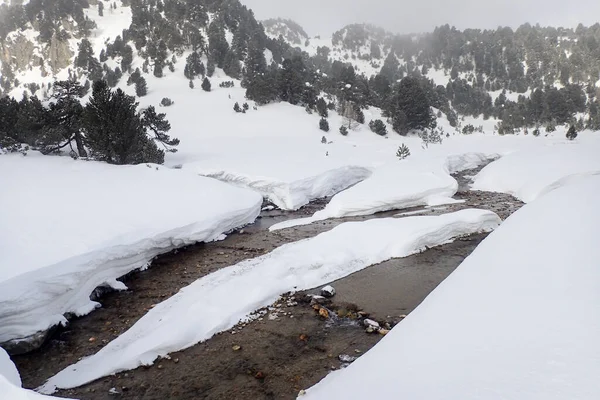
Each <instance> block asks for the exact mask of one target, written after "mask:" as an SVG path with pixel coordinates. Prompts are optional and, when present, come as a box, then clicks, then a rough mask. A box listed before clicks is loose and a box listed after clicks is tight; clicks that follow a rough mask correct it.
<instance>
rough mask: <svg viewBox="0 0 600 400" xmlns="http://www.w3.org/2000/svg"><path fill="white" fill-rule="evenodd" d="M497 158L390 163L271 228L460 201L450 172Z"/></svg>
mask: <svg viewBox="0 0 600 400" xmlns="http://www.w3.org/2000/svg"><path fill="white" fill-rule="evenodd" d="M496 157H497V155H496V154H490V155H486V154H483V153H468V154H462V155H459V156H457V155H455V156H451V157H446V158H440V159H438V160H428V162H427V163H424V162H419V161H411V160H405V161H402V162H395V163H392V164H388V165H385V166H382V167H379V168H377V169H376V170H375V172H374V173H373V175H372V176H371V177H370V178H368V179H367V180H365V181H363V182H361V183H359V184H357V185H356V186H353V187H352V188H350V189H348V190H346V191H343V192H341V193H339V194H337V195H335V196H334V197H333V198H332V199H331V201H330V202H329V204H327V206H326V207H325V208H324V209H323V210H320V211H317V212H316V213H315V214H314V215H313V216H312V217H308V218H301V219H296V220H288V221H284V222H280V223H278V224H275V225H273V226H271V227H270V228H269V229H270V230H271V231H275V230H279V229H283V228H290V227H293V226H298V225H305V224H309V223H313V222H316V221H322V220H325V219H328V218H342V217H349V216H359V215H371V214H375V213H378V212H383V211H389V210H397V209H402V208H409V207H416V206H421V205H428V206H433V205H439V204H449V203H453V202H456V200H453V199H452V196H454V194H456V191H457V190H458V183H457V182H456V180H455V179H454V178H452V177H451V176H450V173H453V172H457V171H460V170H464V169H468V168H475V167H477V166H478V165H480V164H481V163H483V162H485V161H487V160H488V159H493V158H496ZM442 160H444V161H445V162H444V161H442ZM436 161H437V162H436Z"/></svg>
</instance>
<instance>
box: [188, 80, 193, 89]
mask: <svg viewBox="0 0 600 400" xmlns="http://www.w3.org/2000/svg"><path fill="white" fill-rule="evenodd" d="M188 86H189V87H190V89H193V88H194V81H193V80H191V79H190V83H189V84H188Z"/></svg>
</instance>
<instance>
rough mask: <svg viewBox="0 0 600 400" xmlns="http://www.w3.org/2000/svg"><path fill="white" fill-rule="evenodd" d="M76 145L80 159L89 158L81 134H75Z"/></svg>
mask: <svg viewBox="0 0 600 400" xmlns="http://www.w3.org/2000/svg"><path fill="white" fill-rule="evenodd" d="M75 143H76V144H77V152H78V153H79V157H87V156H88V155H87V152H86V151H85V146H84V145H83V136H81V133H79V132H78V133H76V134H75Z"/></svg>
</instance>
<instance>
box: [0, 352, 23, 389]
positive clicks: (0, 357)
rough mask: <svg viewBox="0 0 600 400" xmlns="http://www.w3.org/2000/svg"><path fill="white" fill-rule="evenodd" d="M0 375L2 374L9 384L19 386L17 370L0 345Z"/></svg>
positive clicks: (19, 378)
mask: <svg viewBox="0 0 600 400" xmlns="http://www.w3.org/2000/svg"><path fill="white" fill-rule="evenodd" d="M0 376H3V377H4V378H5V379H6V380H7V381H8V382H10V383H11V384H13V385H15V386H18V387H21V376H19V371H17V367H16V366H15V364H14V363H13V362H12V360H11V359H10V357H9V355H8V354H7V353H6V351H4V349H3V348H2V347H0Z"/></svg>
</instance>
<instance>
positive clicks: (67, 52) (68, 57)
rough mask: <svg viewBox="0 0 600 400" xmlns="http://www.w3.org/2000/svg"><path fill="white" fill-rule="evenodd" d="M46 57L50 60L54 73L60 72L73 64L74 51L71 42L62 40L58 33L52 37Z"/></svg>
mask: <svg viewBox="0 0 600 400" xmlns="http://www.w3.org/2000/svg"><path fill="white" fill-rule="evenodd" d="M44 58H45V59H46V60H48V62H47V64H48V65H49V67H50V69H51V70H52V73H53V74H56V73H58V72H59V71H60V70H61V69H63V68H66V67H68V66H70V65H71V61H72V58H73V52H72V51H71V48H70V47H69V42H67V41H66V40H60V39H59V38H58V37H57V35H54V36H53V37H52V40H50V45H49V46H48V47H47V49H46V52H45V54H44Z"/></svg>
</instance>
